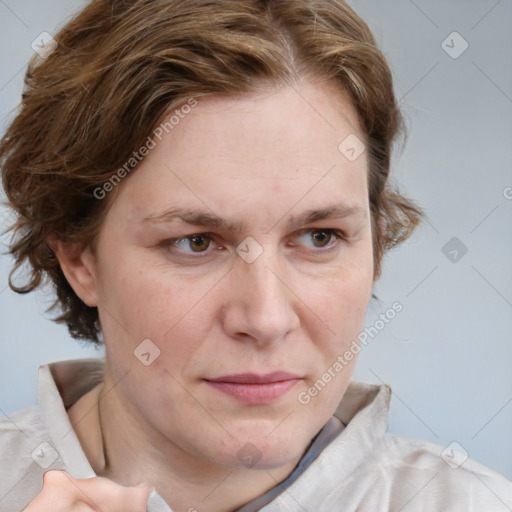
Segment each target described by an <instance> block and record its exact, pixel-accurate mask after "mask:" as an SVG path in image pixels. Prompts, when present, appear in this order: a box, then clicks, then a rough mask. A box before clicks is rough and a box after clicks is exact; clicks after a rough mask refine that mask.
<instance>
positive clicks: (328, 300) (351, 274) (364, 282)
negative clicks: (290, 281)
mask: <svg viewBox="0 0 512 512" xmlns="http://www.w3.org/2000/svg"><path fill="white" fill-rule="evenodd" d="M365 259H367V260H368V258H367V257H366V255H365V254H362V255H361V259H360V261H362V262H363V263H349V262H347V263H345V264H343V265H342V266H340V267H338V268H337V269H336V270H335V271H334V272H332V273H331V274H330V275H329V276H323V277H322V278H319V279H313V280H311V281H308V282H307V283H305V286H304V288H303V292H302V293H303V296H304V297H305V298H306V297H308V299H307V305H308V306H309V307H310V308H311V310H312V311H313V312H314V313H315V314H316V315H318V317H319V318H320V319H321V320H322V321H323V322H324V323H325V324H326V325H327V326H328V327H329V328H330V330H331V331H332V332H331V334H334V336H330V337H328V339H327V341H326V343H328V344H331V343H333V340H336V341H334V343H335V344H336V345H339V344H343V343H344V342H346V341H347V337H352V336H354V335H355V334H357V333H358V332H359V331H360V330H361V328H362V327H363V322H364V316H365V312H366V309H367V305H368V302H369V300H370V297H371V293H372V286H373V268H372V265H371V259H370V260H369V262H368V264H364V260H365ZM304 302H306V300H305V301H304ZM312 337H313V339H314V338H315V336H314V335H312Z"/></svg>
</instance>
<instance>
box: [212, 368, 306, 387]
mask: <svg viewBox="0 0 512 512" xmlns="http://www.w3.org/2000/svg"><path fill="white" fill-rule="evenodd" d="M300 378H301V377H299V376H298V375H295V374H293V373H289V372H282V371H279V372H272V373H267V374H265V375H258V374H257V373H237V374H233V375H223V376H222V377H217V378H215V379H206V380H208V381H210V382H229V383H234V384H270V383H272V382H282V381H286V380H296V379H300Z"/></svg>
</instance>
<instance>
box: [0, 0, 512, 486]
mask: <svg viewBox="0 0 512 512" xmlns="http://www.w3.org/2000/svg"><path fill="white" fill-rule="evenodd" d="M350 3H351V5H353V6H354V8H355V9H356V10H357V11H358V12H359V14H361V15H362V17H363V18H364V19H366V20H367V22H368V23H369V24H370V26H371V28H372V30H374V32H375V34H376V36H377V38H378V40H379V42H380V44H381V46H382V48H383V49H384V51H385V53H386V55H387V56H388V58H389V60H390V63H391V66H392V68H393V71H394V75H395V81H396V86H397V93H398V96H399V97H400V98H401V104H402V107H403V109H404V113H405V115H406V117H407V120H408V125H409V140H408V143H407V146H406V149H405V151H404V152H403V154H402V155H401V157H400V158H399V159H398V160H397V162H396V166H395V173H396V174H395V175H396V178H397V181H398V182H399V183H400V184H401V186H402V187H403V189H405V191H406V192H407V193H408V194H409V195H410V196H411V197H412V198H414V199H415V200H417V201H418V202H419V203H420V204H421V205H422V206H423V207H424V208H425V210H426V211H427V214H428V221H427V222H425V223H424V224H423V226H422V227H421V228H420V229H418V231H417V233H416V234H415V235H414V236H413V237H412V238H411V239H410V240H409V241H408V242H407V243H406V244H404V245H403V246H402V247H400V248H398V249H396V250H394V251H392V252H391V253H390V254H389V255H388V257H386V260H385V265H384V269H383V277H382V279H381V281H380V282H379V283H378V285H377V287H376V293H377V295H378V296H379V297H380V300H381V304H380V305H379V304H378V303H374V304H373V305H372V307H371V308H370V310H369V311H368V315H367V325H371V324H372V323H373V322H374V320H375V318H376V317H377V316H378V314H379V312H382V311H384V310H386V309H387V308H388V307H389V306H390V305H391V304H392V303H393V302H394V301H400V302H401V303H402V304H403V306H404V310H403V311H402V312H401V313H400V314H399V315H397V317H396V318H395V319H394V320H393V321H392V322H391V323H390V324H389V325H388V326H387V327H386V328H385V329H383V330H382V331H381V332H380V333H379V335H378V336H377V337H375V338H374V339H372V340H371V341H370V342H369V344H368V345H367V346H366V347H365V348H364V350H363V351H362V352H361V354H360V360H359V362H358V367H357V370H356V372H355V378H357V379H360V380H365V381H369V382H375V383H380V382H381V381H384V382H386V383H389V384H390V385H391V387H392V389H393V391H394V397H393V400H392V406H391V422H390V430H391V431H392V432H395V433H398V434H401V435H405V436H409V437H417V438H423V439H428V440H430V441H432V442H435V443H437V444H440V445H442V446H445V445H447V444H449V443H450V442H452V441H457V442H458V443H459V444H460V445H461V446H463V447H464V448H465V449H466V450H467V451H468V452H469V454H470V456H471V457H473V458H474V459H476V460H478V461H480V462H482V463H484V464H486V465H488V466H490V467H491V468H492V469H494V470H496V471H498V472H500V473H502V474H504V475H506V476H507V477H509V478H512V371H511V369H512V343H511V338H512V336H511V335H512V272H511V262H512V200H507V199H506V197H505V195H504V191H505V189H506V187H511V186H512V155H511V150H510V148H511V142H512V66H511V65H510V63H511V62H512V31H511V30H510V27H511V26H512V3H511V2H509V1H503V0H502V1H496V0H481V1H474V0H472V1H468V0H466V1H462V0H459V1H455V0H451V1H442V0H436V1H428V2H427V1H426V0H416V1H415V2H413V1H412V0H394V1H393V2H381V1H379V0H352V1H351V2H350ZM80 5H82V4H81V3H80V2H76V1H71V0H51V1H50V0H46V1H43V2H41V1H35V0H16V1H14V0H1V1H0V29H1V30H0V63H1V67H0V118H1V122H2V128H1V130H2V131H3V129H4V127H5V123H6V122H7V120H8V119H9V116H10V114H9V112H10V111H11V110H12V109H13V108H14V107H15V106H16V105H17V103H18V101H19V98H20V94H21V90H22V83H23V73H24V70H25V68H26V62H27V61H28V59H29V57H30V55H31V53H32V49H31V46H30V45H31V42H32V41H33V40H34V38H35V37H36V36H37V35H38V34H40V33H41V32H43V31H48V32H50V33H55V31H56V29H57V28H58V27H59V26H61V25H62V24H63V22H64V21H65V20H66V19H67V18H68V17H69V16H70V15H71V14H72V13H73V12H74V11H76V10H77V8H79V6H80ZM454 31H457V32H458V33H459V34H460V35H461V36H462V37H463V38H464V40H466V41H467V43H468V45H469V46H468V48H467V50H466V51H465V52H464V53H463V54H462V55H460V56H459V57H458V58H457V59H453V58H452V57H450V56H449V55H448V54H447V53H446V52H445V51H444V50H443V48H442V46H441V43H442V41H444V40H445V39H446V38H447V36H449V34H451V33H452V32H454ZM457 38H458V36H455V38H454V37H453V36H451V38H448V40H447V44H448V45H450V46H453V47H454V48H452V49H451V51H452V52H454V51H457V50H458V49H460V48H462V47H461V46H460V43H461V40H460V39H457ZM452 39H453V41H454V42H453V43H452V42H451V40H452ZM445 44H446V43H445ZM509 196H510V195H509ZM1 213H2V218H0V222H1V223H2V225H4V226H5V225H6V224H7V220H6V219H5V216H6V213H5V211H4V210H1ZM454 236H456V237H458V238H459V239H460V240H461V241H462V242H463V243H464V244H465V246H467V248H468V252H467V254H466V255H465V256H464V257H463V258H462V259H460V260H459V261H458V262H457V263H453V262H452V261H450V260H449V259H448V258H447V257H446V256H445V255H444V254H443V253H442V251H441V249H442V247H443V246H444V245H445V244H446V243H447V242H448V240H450V239H451V238H452V237H454ZM4 241H5V240H4ZM10 264H11V262H10V259H9V258H8V257H6V256H0V409H1V410H2V411H3V412H4V413H9V412H11V411H13V410H15V409H18V408H21V407H24V406H27V405H29V404H33V403H35V401H36V386H37V379H36V376H37V367H38V365H39V364H41V363H44V362H49V361H54V360H59V359H66V358H76V357H91V355H92V356H95V355H97V354H96V353H95V352H94V350H91V349H90V348H87V347H80V346H79V345H78V344H77V343H76V342H75V341H73V340H71V339H70V338H69V336H68V335H67V332H66V329H65V328H64V327H63V326H58V325H55V324H53V323H52V322H50V321H48V320H47V319H45V318H44V315H43V311H44V302H45V301H47V300H48V298H47V297H45V296H44V294H41V293H38V294H30V295H26V296H18V295H16V294H14V293H12V292H11V291H10V290H9V289H6V288H5V286H6V282H7V273H8V270H9V267H10Z"/></svg>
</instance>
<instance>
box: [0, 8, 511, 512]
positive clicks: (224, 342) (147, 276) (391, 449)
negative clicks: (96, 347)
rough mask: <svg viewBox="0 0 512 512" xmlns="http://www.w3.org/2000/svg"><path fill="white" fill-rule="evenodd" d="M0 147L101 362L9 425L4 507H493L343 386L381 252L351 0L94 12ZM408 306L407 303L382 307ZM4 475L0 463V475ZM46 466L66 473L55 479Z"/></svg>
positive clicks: (434, 452) (383, 223) (369, 90)
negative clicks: (102, 351)
mask: <svg viewBox="0 0 512 512" xmlns="http://www.w3.org/2000/svg"><path fill="white" fill-rule="evenodd" d="M55 39H56V44H54V45H53V44H52V45H51V50H52V51H51V52H48V54H47V55H44V58H40V59H36V60H35V61H34V62H32V64H31V67H30V69H29V71H28V73H27V87H26V90H25V92H24V96H23V105H22V108H21V110H20V113H19V114H18V116H17V117H16V118H15V120H14V121H13V123H12V124H11V126H10V127H9V128H8V130H7V132H6V135H5V137H4V138H3V140H2V143H1V145H0V158H1V163H2V178H3V184H4V188H5V191H6V194H7V197H8V200H9V201H10V204H11V205H12V207H13V208H14V209H15V210H16V212H17V213H18V218H17V221H16V224H15V226H14V227H13V229H14V233H15V235H16V237H15V239H14V241H13V243H12V246H11V252H12V254H13V255H14V256H15V258H16V267H15V270H16V269H17V268H19V267H20V266H21V265H23V264H24V263H27V262H28V263H29V264H30V265H31V266H32V274H31V279H30V280H29V282H28V283H25V284H22V283H16V282H13V283H12V287H13V288H14V289H16V290H18V291H21V292H27V291H31V290H33V289H35V288H37V287H38V286H39V285H40V284H41V282H42V281H43V279H44V278H46V277H48V278H49V279H50V280H51V282H52V283H53V286H54V288H55V291H56V294H57V301H58V307H59V308H60V312H61V314H60V316H59V318H58V320H59V321H60V322H63V323H66V325H67V326H68V329H69V331H70V333H71V334H72V336H74V337H75V338H78V339H86V340H91V341H92V342H94V343H103V344H104V345H105V351H106V357H105V361H104V362H100V361H88V362H82V361H80V362H64V363H55V364H53V365H49V366H47V367H44V368H43V369H42V371H41V380H40V404H39V406H38V407H37V408H31V409H29V410H25V411H21V412H20V413H18V414H16V415H12V416H11V417H10V418H9V419H5V420H3V424H2V431H3V433H2V439H1V442H0V453H1V457H2V461H3V464H2V477H1V479H0V481H1V484H0V486H1V487H0V491H1V496H3V498H2V501H1V502H0V503H1V504H2V507H1V508H2V510H6V511H10V510H20V509H21V508H23V507H26V508H25V510H26V511H28V512H37V511H42V510H48V509H49V508H51V510H57V511H70V510H109V511H118V510H119V511H125V512H126V511H132V510H133V511H142V510H146V508H147V510H149V511H160V510H175V511H178V510H188V511H193V510H198V511H200V512H202V511H225V510H239V511H244V512H248V511H251V510H266V511H277V510H310V511H313V510H315V511H317V510H321V511H328V510H329V511H330V510H344V511H345V510H368V511H375V510H424V509H428V510H431V509H442V510H466V509H470V508H471V507H473V509H475V510H480V509H482V510H507V509H508V508H507V507H509V506H511V505H512V502H511V500H512V493H511V487H510V484H509V483H508V482H507V481H506V480H505V479H503V478H501V477H500V476H498V475H496V474H495V473H493V472H491V471H490V470H488V469H486V468H484V467H482V466H480V465H478V464H477V463H474V462H472V461H469V460H461V458H460V455H458V454H457V453H455V452H453V453H451V454H448V456H444V457H441V455H440V454H441V449H440V448H439V447H436V446H433V445H429V444H427V443H424V442H420V441H411V440H407V439H402V438H398V437H396V436H392V435H390V434H387V433H386V427H387V404H388V401H389V396H390V392H389V390H388V389H387V388H386V387H385V386H383V387H374V386H368V385H364V384H361V383H355V382H352V383H351V382H350V376H351V374H352V370H353V366H354V363H355V360H356V356H357V353H358V341H359V340H360V332H361V329H362V327H363V318H364V313H365V310H366V307H367V304H368V302H369V300H370V297H371V294H372V288H373V284H374V283H375V281H376V280H377V279H378V277H379V274H380V265H381V260H382V256H383V253H384V252H385V250H387V249H389V248H390V247H392V246H393V245H395V244H397V243H399V242H401V241H402V240H404V239H405V238H407V237H408V236H409V234H410V233H411V232H412V230H413V229H414V226H415V225H416V224H417V223H418V221H419V218H420V211H419V209H418V208H417V207H416V206H415V205H414V204H412V203H411V202H410V201H408V200H407V199H406V198H404V197H403V196H401V195H399V194H397V193H395V192H393V191H392V190H391V187H390V185H389V183H388V176H389V166H390V153H391V150H392V147H393V143H394V141H395V140H396V138H397V136H398V135H399V133H400V128H401V118H400V113H399V111H398V108H397V105H396V101H395V97H394V93H393V87H392V80H391V75H390V72H389V69H388V66H387V64H386V62H385V59H384V58H383V56H382V54H381V53H380V52H379V50H378V49H377V48H376V46H375V41H374V39H373V37H372V35H371V34H370V32H369V30H368V28H367V27H366V25H365V24H364V22H363V21H362V20H361V19H360V18H358V16H357V15H356V14H355V13H354V12H353V11H352V10H351V9H350V8H349V7H347V6H346V5H345V4H344V3H342V2H339V1H336V0H331V1H307V0H294V1H291V0H290V1H288V0H280V1H264V0H251V1H244V2H240V1H238V0H237V1H234V0H222V1H216V2H205V1H199V0H190V1H184V0H181V1H177V0H176V1H172V0H166V1H161V2H154V1H150V0H136V1H133V2H119V1H113V2H105V1H104V0H94V1H92V2H91V3H90V4H89V5H88V6H87V7H85V8H84V10H83V11H82V12H81V13H80V14H79V15H78V16H77V17H76V18H75V19H74V20H72V21H71V22H70V23H69V24H68V25H67V26H66V27H64V29H63V30H62V31H61V32H60V33H59V34H58V35H57V36H56V38H55ZM396 307H397V308H399V307H400V305H399V304H397V305H396ZM4 461H5V463H4ZM48 470H60V471H48Z"/></svg>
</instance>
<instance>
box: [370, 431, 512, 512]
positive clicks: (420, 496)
mask: <svg viewBox="0 0 512 512" xmlns="http://www.w3.org/2000/svg"><path fill="white" fill-rule="evenodd" d="M376 448H377V450H376V453H375V458H374V460H373V462H372V464H371V466H372V472H373V473H374V475H375V476H378V478H379V479H382V480H383V481H384V482H387V489H386V492H387V493H388V494H389V497H390V499H391V500H392V501H394V502H395V503H396V505H397V506H398V505H400V507H403V506H405V505H406V504H407V508H406V510H423V509H424V507H425V506H427V507H429V509H430V508H433V509H436V510H454V511H455V510H461V507H463V508H465V509H468V510H469V509H474V510H486V511H501V510H503V511H509V510H511V508H512V483H511V482H509V481H508V480H507V479H506V478H504V477H503V476H501V475H499V474H498V473H496V472H494V471H492V470H491V469H489V468H487V467H485V466H483V465H482V464H479V463H478V462H475V461H474V460H472V459H470V458H469V457H468V453H467V452H466V451H465V450H464V448H462V447H461V446H460V445H458V444H457V443H451V444H450V445H448V446H446V447H442V446H438V445H436V444H432V443H428V442H426V441H420V440H416V439H409V438H405V437H400V436H396V435H393V434H386V435H385V436H383V438H382V440H381V443H379V444H378V445H377V447H376ZM400 507H398V508H400Z"/></svg>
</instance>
